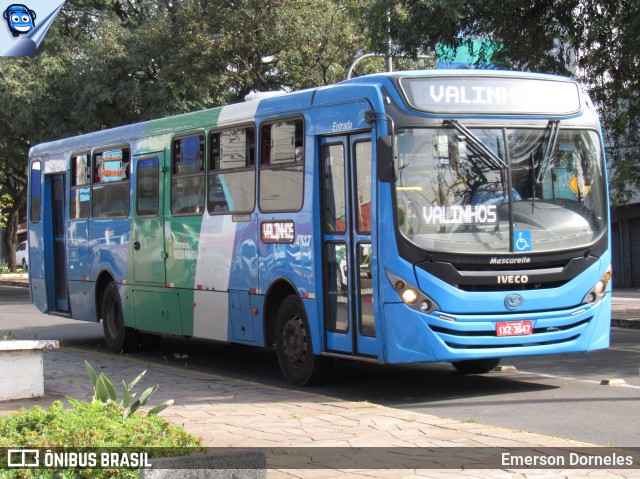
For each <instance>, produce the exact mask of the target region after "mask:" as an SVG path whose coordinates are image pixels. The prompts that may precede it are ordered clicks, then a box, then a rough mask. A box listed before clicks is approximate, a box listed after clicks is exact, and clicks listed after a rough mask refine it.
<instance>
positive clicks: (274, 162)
mask: <svg viewBox="0 0 640 479" xmlns="http://www.w3.org/2000/svg"><path fill="white" fill-rule="evenodd" d="M303 133H304V127H303V124H302V120H287V121H281V122H278V123H272V124H270V125H265V126H263V127H262V137H261V142H262V143H261V145H262V151H261V159H260V209H261V210H262V211H299V210H300V209H301V208H302V200H303V185H304V172H303V168H304V153H303V152H304V145H303V143H304V142H303V137H304V134H303Z"/></svg>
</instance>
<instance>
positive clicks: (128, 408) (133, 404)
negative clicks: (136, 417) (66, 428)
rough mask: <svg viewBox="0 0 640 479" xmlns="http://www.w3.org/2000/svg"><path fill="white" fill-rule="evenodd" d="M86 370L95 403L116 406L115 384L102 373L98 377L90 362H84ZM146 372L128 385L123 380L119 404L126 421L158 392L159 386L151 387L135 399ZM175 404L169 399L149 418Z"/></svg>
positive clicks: (76, 402) (77, 402) (154, 410)
mask: <svg viewBox="0 0 640 479" xmlns="http://www.w3.org/2000/svg"><path fill="white" fill-rule="evenodd" d="M84 365H85V368H86V369H87V374H89V379H90V380H91V386H92V387H93V391H94V394H93V402H96V403H102V404H115V403H116V388H115V387H114V385H113V383H112V382H111V381H110V380H109V378H108V377H107V376H106V375H105V374H104V373H100V375H98V374H97V373H96V371H95V370H94V369H93V367H92V366H91V364H89V362H88V361H85V362H84ZM145 373H146V371H142V373H140V374H139V375H138V376H137V377H136V378H135V379H134V380H133V381H131V382H130V383H129V384H127V383H126V382H125V381H124V379H123V380H122V388H121V389H122V400H121V401H120V403H119V404H118V407H119V408H120V410H121V411H122V417H123V418H124V419H126V418H128V417H129V416H131V415H132V414H133V413H135V412H136V411H138V410H139V409H140V408H141V407H143V406H145V405H146V404H147V402H148V401H149V399H150V398H151V396H152V395H153V394H154V393H155V392H156V391H157V390H158V385H157V384H156V385H155V386H151V387H149V388H147V389H145V391H144V392H143V393H142V394H141V395H140V398H139V399H136V400H135V401H134V399H135V396H136V393H132V392H131V391H132V389H133V388H134V386H135V385H136V384H138V382H139V381H140V380H141V379H142V377H143V376H144V375H145ZM68 400H69V402H70V403H71V404H72V405H73V406H76V405H78V404H81V402H80V401H78V400H76V399H73V398H68ZM172 404H173V399H169V400H168V401H165V402H163V403H162V404H160V405H158V406H155V407H154V408H152V409H150V410H149V412H148V413H147V414H148V415H149V416H154V415H156V414H158V413H160V412H162V411H164V410H165V409H166V408H168V407H169V406H171V405H172Z"/></svg>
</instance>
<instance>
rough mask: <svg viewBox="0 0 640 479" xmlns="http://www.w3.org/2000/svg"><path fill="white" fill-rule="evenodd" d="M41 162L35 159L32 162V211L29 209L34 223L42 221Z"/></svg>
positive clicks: (30, 217)
mask: <svg viewBox="0 0 640 479" xmlns="http://www.w3.org/2000/svg"><path fill="white" fill-rule="evenodd" d="M41 166H42V165H41V163H40V161H34V162H33V163H31V176H30V179H29V180H30V183H31V211H29V219H30V220H31V222H32V223H38V222H39V221H40V209H41V208H40V207H41V204H42V202H41V201H40V200H41V197H42V189H41V188H42V184H41V181H40V179H41Z"/></svg>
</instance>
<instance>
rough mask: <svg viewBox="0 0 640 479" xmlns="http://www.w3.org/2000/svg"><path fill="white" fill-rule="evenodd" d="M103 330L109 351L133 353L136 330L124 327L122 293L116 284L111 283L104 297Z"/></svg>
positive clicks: (135, 342)
mask: <svg viewBox="0 0 640 479" xmlns="http://www.w3.org/2000/svg"><path fill="white" fill-rule="evenodd" d="M102 328H103V330H104V339H105V341H106V343H107V348H108V349H109V351H112V352H114V353H119V352H121V351H122V352H128V351H133V350H134V349H135V348H136V346H137V334H136V331H135V329H132V328H127V327H126V326H125V325H124V314H123V313H122V302H121V301H120V292H119V291H118V287H117V286H116V285H115V283H109V284H108V285H107V287H106V288H105V290H104V296H103V297H102Z"/></svg>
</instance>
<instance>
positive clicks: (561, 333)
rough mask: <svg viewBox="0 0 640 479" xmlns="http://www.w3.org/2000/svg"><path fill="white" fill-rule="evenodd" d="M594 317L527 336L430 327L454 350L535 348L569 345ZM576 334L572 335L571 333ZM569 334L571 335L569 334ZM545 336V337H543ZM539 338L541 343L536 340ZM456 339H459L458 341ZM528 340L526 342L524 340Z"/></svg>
mask: <svg viewBox="0 0 640 479" xmlns="http://www.w3.org/2000/svg"><path fill="white" fill-rule="evenodd" d="M592 319H593V316H591V317H588V318H585V319H581V320H579V321H576V322H575V323H571V324H565V325H563V326H551V327H542V328H534V329H533V333H532V334H530V335H527V336H502V337H500V336H498V335H497V334H496V331H495V329H493V330H484V331H459V330H456V329H451V328H444V327H441V326H433V325H429V327H430V328H431V330H432V331H433V332H434V333H436V334H437V335H438V336H439V337H440V339H441V340H442V341H443V342H444V343H445V344H446V345H447V346H448V347H450V348H452V349H476V350H477V349H496V348H513V347H523V348H526V347H533V346H546V345H551V344H562V343H568V342H570V341H573V340H575V339H577V338H579V337H580V335H581V334H582V332H583V331H582V329H584V328H583V327H584V326H585V325H587V324H588V323H589V322H590V321H591V320H592ZM572 331H573V332H575V333H576V334H570V333H571V332H572ZM567 333H569V334H567ZM543 335H544V336H543ZM536 336H538V338H539V341H536V340H535V338H536ZM456 338H459V339H458V340H456ZM463 338H464V339H463ZM470 338H477V339H478V340H480V339H482V341H481V344H480V343H476V342H474V341H470V340H469V339H470ZM525 338H526V341H523V339H525Z"/></svg>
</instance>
